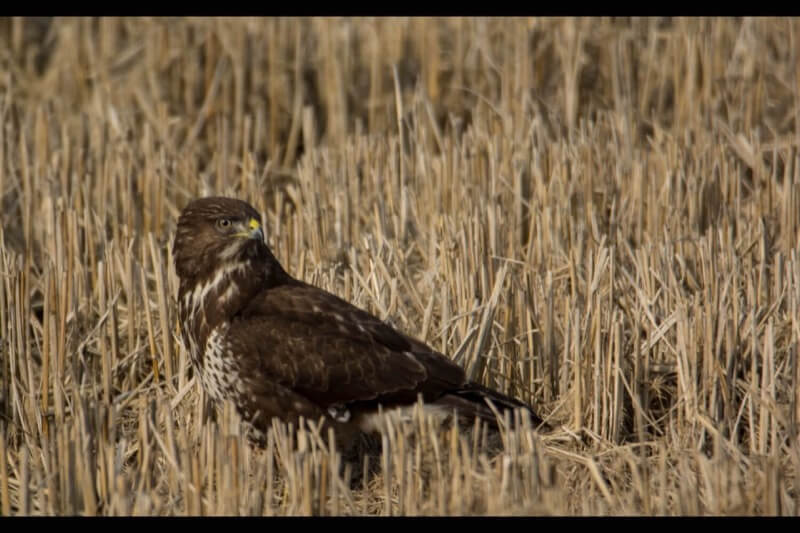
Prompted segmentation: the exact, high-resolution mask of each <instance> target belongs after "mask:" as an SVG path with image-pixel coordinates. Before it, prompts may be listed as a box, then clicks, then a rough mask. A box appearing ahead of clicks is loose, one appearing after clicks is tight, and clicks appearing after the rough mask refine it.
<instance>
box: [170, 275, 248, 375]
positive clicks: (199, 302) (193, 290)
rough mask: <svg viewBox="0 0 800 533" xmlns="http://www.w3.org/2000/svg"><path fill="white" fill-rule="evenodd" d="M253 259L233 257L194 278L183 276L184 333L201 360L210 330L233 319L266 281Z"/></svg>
mask: <svg viewBox="0 0 800 533" xmlns="http://www.w3.org/2000/svg"><path fill="white" fill-rule="evenodd" d="M261 270H262V269H259V268H257V267H255V266H254V265H253V262H252V261H251V260H250V259H245V260H241V261H233V262H231V263H229V264H226V265H223V266H220V267H219V268H217V269H216V270H214V271H212V272H210V273H208V274H207V275H205V276H199V277H198V278H197V279H195V280H194V281H193V282H192V281H188V280H186V281H184V280H181V286H180V290H179V302H178V305H179V310H180V315H181V322H182V324H183V326H182V327H183V336H184V339H185V340H186V341H187V343H188V346H187V349H188V350H189V352H190V354H191V356H192V358H193V359H194V360H196V361H198V362H200V363H202V353H203V351H204V347H205V343H206V340H207V339H208V336H209V335H210V334H211V332H212V331H213V330H214V329H215V328H216V327H218V326H220V325H221V324H224V323H227V322H230V320H231V319H232V318H233V317H234V316H235V315H236V314H237V313H239V312H240V311H241V309H242V307H243V306H244V305H245V303H246V302H248V301H250V299H251V298H252V296H253V294H254V293H255V292H256V291H257V290H258V287H259V286H262V285H263V283H264V277H263V276H264V273H263V272H261Z"/></svg>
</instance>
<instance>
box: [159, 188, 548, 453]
mask: <svg viewBox="0 0 800 533" xmlns="http://www.w3.org/2000/svg"><path fill="white" fill-rule="evenodd" d="M173 251H174V260H175V270H176V273H177V275H178V277H179V278H180V288H179V293H178V307H179V312H180V329H181V335H182V338H183V341H184V344H185V345H186V347H187V349H188V351H189V354H190V357H191V361H192V365H193V368H194V370H195V372H196V375H197V376H198V377H199V381H200V383H201V384H202V386H203V388H204V389H205V391H206V393H207V395H208V396H209V397H210V399H211V400H212V401H213V402H222V401H224V400H232V401H233V403H234V404H235V406H236V408H237V410H238V412H239V413H240V414H241V416H242V418H243V420H245V421H246V422H249V425H250V427H251V428H252V429H254V430H255V434H256V439H259V438H260V439H263V437H264V434H265V432H266V430H267V428H268V427H269V426H270V425H271V421H272V418H274V417H278V418H279V419H281V420H283V421H285V422H292V423H294V424H295V427H297V424H298V423H299V421H300V418H301V417H302V418H305V419H306V420H320V419H323V420H325V421H326V422H327V423H329V424H332V425H333V426H334V427H335V428H339V429H347V430H349V431H350V432H351V434H352V433H353V432H354V433H356V434H361V433H372V432H374V431H376V430H378V429H379V428H380V422H379V421H380V416H381V413H384V414H385V413H393V412H394V413H398V412H403V409H404V408H407V407H413V405H414V404H415V403H416V402H417V401H418V398H419V397H421V398H422V400H423V405H424V406H425V407H426V408H431V409H436V408H438V409H440V411H445V412H447V413H452V412H453V410H454V409H455V410H456V411H457V414H458V415H459V417H468V418H471V420H474V417H475V416H478V417H480V418H482V419H484V420H486V421H488V422H489V423H490V424H494V425H495V426H496V417H495V415H494V412H493V411H492V409H491V408H490V407H489V405H488V404H487V402H486V400H491V402H492V403H493V405H494V406H495V407H496V408H500V409H515V408H521V409H523V410H525V411H527V412H528V413H529V415H530V418H531V422H532V423H533V424H535V425H536V426H541V425H543V422H542V420H541V419H540V418H539V417H538V416H537V415H536V414H535V413H534V412H533V410H532V409H531V408H530V407H529V406H527V405H525V404H524V403H522V402H520V401H517V400H514V399H512V398H510V397H508V396H505V395H503V394H500V393H498V392H495V391H492V390H490V389H488V388H486V387H484V386H482V385H479V384H477V383H471V382H469V381H468V380H467V379H466V376H465V373H464V370H463V369H462V368H461V367H460V366H458V365H457V364H455V363H454V362H453V361H451V360H450V359H449V358H448V357H446V356H444V355H442V354H441V353H438V352H437V351H436V350H434V349H432V348H430V347H429V346H426V345H425V344H424V343H422V342H420V341H419V340H416V339H414V338H412V337H410V336H408V335H405V334H403V333H401V332H399V331H397V330H395V329H394V328H392V327H391V326H389V325H388V324H386V323H385V322H383V321H381V320H380V319H378V318H377V317H375V316H373V315H371V314H369V313H367V312H365V311H363V310H361V309H359V308H357V307H355V306H353V305H351V304H349V303H348V302H346V301H344V300H342V299H341V298H339V297H337V296H335V295H333V294H331V293H329V292H326V291H324V290H322V289H320V288H317V287H314V286H312V285H309V284H307V283H304V282H302V281H300V280H297V279H295V278H293V277H292V276H290V275H289V274H288V273H287V272H286V271H285V270H284V269H283V267H281V265H280V263H279V262H278V260H277V259H276V258H275V256H274V255H273V254H272V252H271V251H270V249H269V248H268V247H267V245H266V244H265V242H264V233H263V231H262V226H261V217H260V215H259V213H258V212H257V211H256V210H255V209H254V208H253V207H252V206H250V205H249V204H247V203H245V202H243V201H240V200H236V199H232V198H222V197H210V198H201V199H197V200H194V201H192V202H190V203H189V204H188V205H187V206H186V208H185V209H184V210H183V212H182V213H181V215H180V218H179V219H178V227H177V231H176V235H175V242H174V246H173ZM259 436H260V437H259Z"/></svg>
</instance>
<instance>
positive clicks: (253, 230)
mask: <svg viewBox="0 0 800 533" xmlns="http://www.w3.org/2000/svg"><path fill="white" fill-rule="evenodd" d="M242 229H244V228H242ZM236 236H237V237H246V238H248V239H257V240H259V241H263V240H264V231H263V230H262V229H261V222H259V221H258V220H257V219H255V218H251V219H250V221H249V222H248V223H247V229H246V230H245V231H242V232H240V233H237V234H236Z"/></svg>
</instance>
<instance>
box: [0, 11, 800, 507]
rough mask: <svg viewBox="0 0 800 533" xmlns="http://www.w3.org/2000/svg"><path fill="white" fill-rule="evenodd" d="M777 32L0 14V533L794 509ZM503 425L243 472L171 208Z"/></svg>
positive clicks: (517, 22) (789, 53)
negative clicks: (192, 208)
mask: <svg viewBox="0 0 800 533" xmlns="http://www.w3.org/2000/svg"><path fill="white" fill-rule="evenodd" d="M799 66H800V22H798V21H797V20H786V19H756V20H752V19H432V18H431V19H428V18H420V19H415V18H412V19H369V18H360V19H352V20H351V19H317V18H314V19H233V20H231V19H172V18H170V19H4V20H0V201H1V202H2V212H1V213H0V220H1V221H2V232H0V271H2V277H1V278H0V363H1V364H0V515H2V516H8V515H30V514H47V515H130V514H132V515H240V514H242V515H251V514H254V515H262V514H263V515H284V514H288V515H373V514H374V515H487V514H488V515H543V514H544V515H587V514H590V515H607V514H608V515H620V514H625V515H629V514H641V515H662V514H666V515H696V514H708V515H727V514H737V515H742V514H764V515H783V514H786V515H797V514H800V440H798V421H799V419H800V364H799V363H798V345H799V343H800V309H799V308H800V256H798V243H799V241H800V72H798V67H799ZM208 195H225V196H232V197H236V198H240V199H242V200H245V201H247V202H249V203H250V204H252V205H253V206H255V208H256V209H257V210H258V212H259V213H260V214H261V215H262V219H263V222H264V230H265V234H266V241H267V243H268V244H269V245H270V247H271V249H272V250H273V252H274V253H275V256H276V257H277V258H278V259H279V260H280V262H281V263H282V264H283V266H284V267H285V268H286V270H287V271H288V272H290V273H291V274H292V275H293V276H295V277H297V278H299V279H302V280H305V281H306V282H308V283H312V284H314V285H317V286H319V287H322V288H324V289H326V290H328V291H330V292H332V293H334V294H336V295H338V296H340V297H342V298H343V299H345V300H347V301H349V302H352V303H354V304H355V305H357V306H359V307H361V308H363V309H365V310H368V311H369V312H371V313H373V314H375V315H376V316H378V317H379V318H380V319H382V320H385V321H387V322H389V323H391V324H392V325H394V326H395V327H396V328H398V329H399V330H401V331H404V332H407V333H408V334H410V335H413V336H415V337H417V338H419V339H421V340H424V341H425V342H426V343H428V344H430V345H431V346H433V347H434V348H436V349H437V350H440V351H442V353H445V354H447V355H448V356H449V357H451V358H453V359H454V360H455V361H456V362H457V363H458V364H459V365H461V366H462V367H463V368H465V369H466V372H467V375H468V376H469V377H470V378H471V379H472V380H474V381H477V382H479V383H481V384H483V385H486V386H489V387H491V388H493V389H495V390H497V391H500V392H502V393H504V394H507V395H509V396H512V397H514V398H516V399H519V400H521V401H524V402H526V403H529V404H530V405H532V406H533V407H534V409H535V410H536V412H537V413H539V414H540V415H541V416H542V417H543V418H544V419H545V420H546V422H547V423H548V424H549V425H550V426H551V427H552V430H550V431H536V430H534V429H533V428H532V427H531V425H530V424H529V423H527V422H526V420H525V419H524V418H523V419H521V420H518V423H517V424H510V422H513V421H511V420H509V419H508V418H506V419H505V420H503V421H501V431H500V433H499V435H490V434H489V432H488V431H487V430H486V428H485V427H484V428H479V427H477V428H476V429H475V430H470V429H469V428H466V429H464V428H461V429H459V428H457V427H456V426H452V425H450V426H448V425H437V424H436V423H435V421H434V420H433V419H432V418H431V417H430V416H428V415H427V414H426V413H425V411H424V410H423V409H421V406H419V407H418V408H417V409H416V410H415V411H414V415H413V417H412V418H411V419H409V420H404V421H397V422H396V423H395V422H391V423H387V424H386V426H385V428H384V431H383V432H382V433H381V434H380V435H378V436H377V437H375V438H374V440H376V441H377V442H373V443H372V444H371V445H370V446H365V450H362V451H360V452H359V453H358V454H355V455H354V456H353V455H352V454H351V455H347V454H345V453H343V452H342V451H341V450H339V449H338V447H336V446H334V445H333V444H334V442H335V441H334V435H332V434H331V433H330V432H328V433H326V432H322V431H315V430H314V427H311V428H305V429H301V430H299V431H296V430H295V428H294V427H289V426H286V425H282V424H279V423H275V424H274V427H273V429H272V431H270V432H269V434H268V437H267V440H266V445H265V446H264V447H260V446H256V445H253V444H252V443H251V442H250V441H249V440H248V439H247V438H246V436H245V435H244V432H243V431H242V429H241V426H242V421H241V419H240V418H238V414H237V413H236V412H235V411H234V409H233V408H232V407H231V405H230V404H226V405H224V406H223V407H222V408H221V409H215V408H213V406H211V404H210V402H208V401H207V398H206V396H205V393H204V392H203V389H202V387H201V386H200V384H199V382H198V379H196V376H195V374H194V372H193V369H192V367H191V361H190V359H189V356H188V353H187V347H186V346H184V344H183V342H182V341H181V336H180V334H179V322H178V313H177V300H176V295H177V292H178V286H177V281H178V280H177V277H176V273H175V268H174V263H173V251H172V242H173V239H174V236H175V229H176V220H177V218H178V215H179V213H180V212H181V210H182V209H183V207H184V206H186V204H187V203H188V202H189V201H190V200H191V199H193V198H196V197H200V196H208Z"/></svg>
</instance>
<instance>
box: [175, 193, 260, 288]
mask: <svg viewBox="0 0 800 533" xmlns="http://www.w3.org/2000/svg"><path fill="white" fill-rule="evenodd" d="M173 254H174V258H175V272H176V273H177V274H178V277H180V278H181V279H182V280H183V279H193V278H196V277H198V276H202V275H203V274H204V273H205V272H203V269H204V268H210V267H213V266H215V265H219V264H224V263H228V262H234V261H242V260H245V259H258V258H259V257H264V256H266V255H269V252H268V251H267V246H266V244H264V232H263V230H262V228H261V215H259V213H258V211H256V210H255V209H254V208H253V207H252V206H251V205H250V204H248V203H247V202H243V201H241V200H236V199H234V198H223V197H209V198H200V199H197V200H193V201H192V202H190V203H189V204H188V205H187V206H186V207H185V208H184V209H183V212H181V216H180V218H179V219H178V228H177V231H176V233H175V243H174V245H173Z"/></svg>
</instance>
